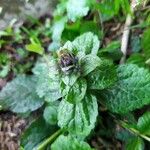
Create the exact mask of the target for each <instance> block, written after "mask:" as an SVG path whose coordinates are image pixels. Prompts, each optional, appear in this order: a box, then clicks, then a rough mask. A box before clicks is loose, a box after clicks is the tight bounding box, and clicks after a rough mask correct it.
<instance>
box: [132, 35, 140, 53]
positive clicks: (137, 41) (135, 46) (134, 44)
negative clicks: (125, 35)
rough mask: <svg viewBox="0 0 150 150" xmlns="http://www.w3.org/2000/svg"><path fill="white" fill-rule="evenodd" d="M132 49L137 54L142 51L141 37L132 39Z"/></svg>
mask: <svg viewBox="0 0 150 150" xmlns="http://www.w3.org/2000/svg"><path fill="white" fill-rule="evenodd" d="M131 49H132V52H134V53H137V52H139V51H140V50H141V39H140V37H139V36H132V37H131Z"/></svg>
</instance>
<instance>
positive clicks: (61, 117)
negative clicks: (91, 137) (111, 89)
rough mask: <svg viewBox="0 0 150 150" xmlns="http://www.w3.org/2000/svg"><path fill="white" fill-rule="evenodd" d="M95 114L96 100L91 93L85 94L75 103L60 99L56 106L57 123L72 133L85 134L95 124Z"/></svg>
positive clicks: (96, 110)
mask: <svg viewBox="0 0 150 150" xmlns="http://www.w3.org/2000/svg"><path fill="white" fill-rule="evenodd" d="M97 115H98V106H97V100H96V97H95V96H93V95H86V96H85V98H84V99H83V100H82V101H81V102H80V103H77V104H71V103H69V102H67V101H65V100H62V101H61V102H60V105H59V108H58V125H59V126H60V127H61V128H66V129H67V130H68V131H69V132H70V133H72V134H75V135H78V136H80V135H81V136H87V135H88V134H89V133H90V131H91V130H92V129H93V128H94V126H95V122H96V117H97Z"/></svg>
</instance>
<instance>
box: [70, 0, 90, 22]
mask: <svg viewBox="0 0 150 150" xmlns="http://www.w3.org/2000/svg"><path fill="white" fill-rule="evenodd" d="M88 11H89V7H88V5H87V0H80V1H76V0H69V1H68V3H67V15H68V18H69V19H70V20H71V21H73V22H75V21H76V20H77V19H78V18H81V17H83V16H86V15H87V13H88Z"/></svg>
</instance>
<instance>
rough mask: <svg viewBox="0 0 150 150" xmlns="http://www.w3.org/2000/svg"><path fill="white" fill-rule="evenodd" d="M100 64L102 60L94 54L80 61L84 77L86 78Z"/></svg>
mask: <svg viewBox="0 0 150 150" xmlns="http://www.w3.org/2000/svg"><path fill="white" fill-rule="evenodd" d="M100 62H101V60H100V58H99V57H98V56H95V55H92V54H89V55H86V56H85V57H83V58H82V59H81V61H80V66H81V70H82V76H86V75H87V74H89V73H90V72H91V71H93V70H94V69H95V68H96V67H97V66H99V65H100Z"/></svg>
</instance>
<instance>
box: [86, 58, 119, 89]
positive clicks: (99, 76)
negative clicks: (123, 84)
mask: <svg viewBox="0 0 150 150" xmlns="http://www.w3.org/2000/svg"><path fill="white" fill-rule="evenodd" d="M87 80H88V87H89V88H90V89H98V90H101V89H105V88H108V87H110V86H112V85H114V83H115V82H116V81H117V73H116V68H115V66H114V65H113V63H112V62H111V61H110V60H107V59H102V60H101V63H100V65H99V66H98V67H97V68H96V69H95V70H94V71H92V72H91V73H90V74H88V76H87Z"/></svg>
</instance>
